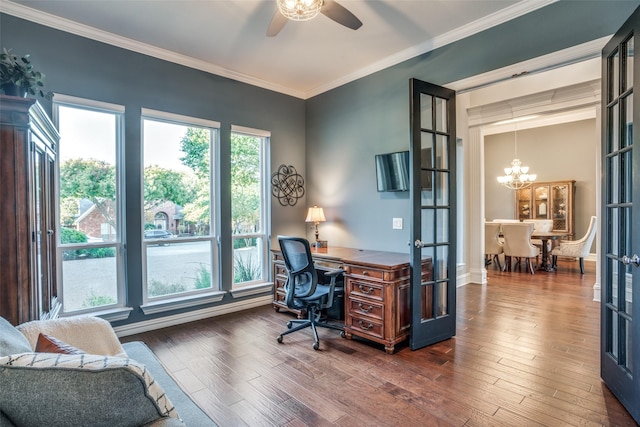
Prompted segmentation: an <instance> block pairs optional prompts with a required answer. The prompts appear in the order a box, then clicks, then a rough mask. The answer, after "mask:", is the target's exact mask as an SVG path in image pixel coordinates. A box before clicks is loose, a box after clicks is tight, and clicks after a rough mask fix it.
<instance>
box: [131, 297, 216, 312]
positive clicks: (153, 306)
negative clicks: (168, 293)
mask: <svg viewBox="0 0 640 427" xmlns="http://www.w3.org/2000/svg"><path fill="white" fill-rule="evenodd" d="M225 294H226V292H223V291H215V292H212V293H207V294H199V295H193V296H188V297H178V298H172V299H163V300H161V301H154V302H150V303H147V304H144V305H142V306H140V309H142V312H143V313H144V314H147V315H148V314H155V313H164V312H166V311H172V310H179V309H181V308H189V307H193V306H196V305H201V304H210V303H214V302H220V301H222V298H223V297H224V295H225Z"/></svg>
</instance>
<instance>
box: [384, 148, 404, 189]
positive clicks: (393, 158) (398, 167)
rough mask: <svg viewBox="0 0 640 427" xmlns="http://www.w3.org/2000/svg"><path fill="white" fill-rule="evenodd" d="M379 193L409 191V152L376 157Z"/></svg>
mask: <svg viewBox="0 0 640 427" xmlns="http://www.w3.org/2000/svg"><path fill="white" fill-rule="evenodd" d="M376 180H377V182H378V191H408V190H409V152H408V151H398V152H396V153H387V154H377V155H376Z"/></svg>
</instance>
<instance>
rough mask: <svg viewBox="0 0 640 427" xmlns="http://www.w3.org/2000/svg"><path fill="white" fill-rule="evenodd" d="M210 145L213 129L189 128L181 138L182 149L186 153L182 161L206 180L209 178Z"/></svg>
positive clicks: (181, 158)
mask: <svg viewBox="0 0 640 427" xmlns="http://www.w3.org/2000/svg"><path fill="white" fill-rule="evenodd" d="M210 146H211V131H209V130H208V129H203V128H188V129H187V133H186V134H185V135H184V136H183V137H182V139H181V140H180V150H182V152H183V153H184V156H183V157H180V161H181V162H182V164H183V165H185V166H187V167H189V168H191V170H193V171H194V172H195V174H196V176H197V177H198V178H200V179H204V180H208V179H209V159H210V157H211V156H210V155H209V147H210Z"/></svg>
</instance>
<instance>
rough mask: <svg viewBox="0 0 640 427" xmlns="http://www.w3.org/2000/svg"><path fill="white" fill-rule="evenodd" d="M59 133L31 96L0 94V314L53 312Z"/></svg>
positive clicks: (22, 316)
mask: <svg viewBox="0 0 640 427" xmlns="http://www.w3.org/2000/svg"><path fill="white" fill-rule="evenodd" d="M58 141H59V135H58V132H57V131H56V129H55V127H54V126H53V124H52V123H51V121H50V120H49V118H48V117H47V115H46V113H45V112H44V110H43V108H42V107H41V106H40V104H38V103H37V102H36V101H35V100H34V99H29V98H21V97H14V96H6V95H0V223H1V224H2V226H3V227H2V245H0V316H2V317H4V318H5V319H7V320H8V321H9V322H11V323H13V324H18V323H23V322H26V321H29V320H36V319H46V318H51V317H55V316H56V315H57V313H58V311H59V310H60V304H59V302H58V300H57V289H56V271H55V266H56V262H55V250H56V248H55V206H56V203H55V191H54V183H55V159H56V154H55V153H56V148H57V144H58Z"/></svg>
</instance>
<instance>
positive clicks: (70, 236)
mask: <svg viewBox="0 0 640 427" xmlns="http://www.w3.org/2000/svg"><path fill="white" fill-rule="evenodd" d="M86 241H87V235H86V234H84V233H83V232H82V231H78V230H74V229H73V228H66V227H62V228H60V243H62V244H65V243H86Z"/></svg>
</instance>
